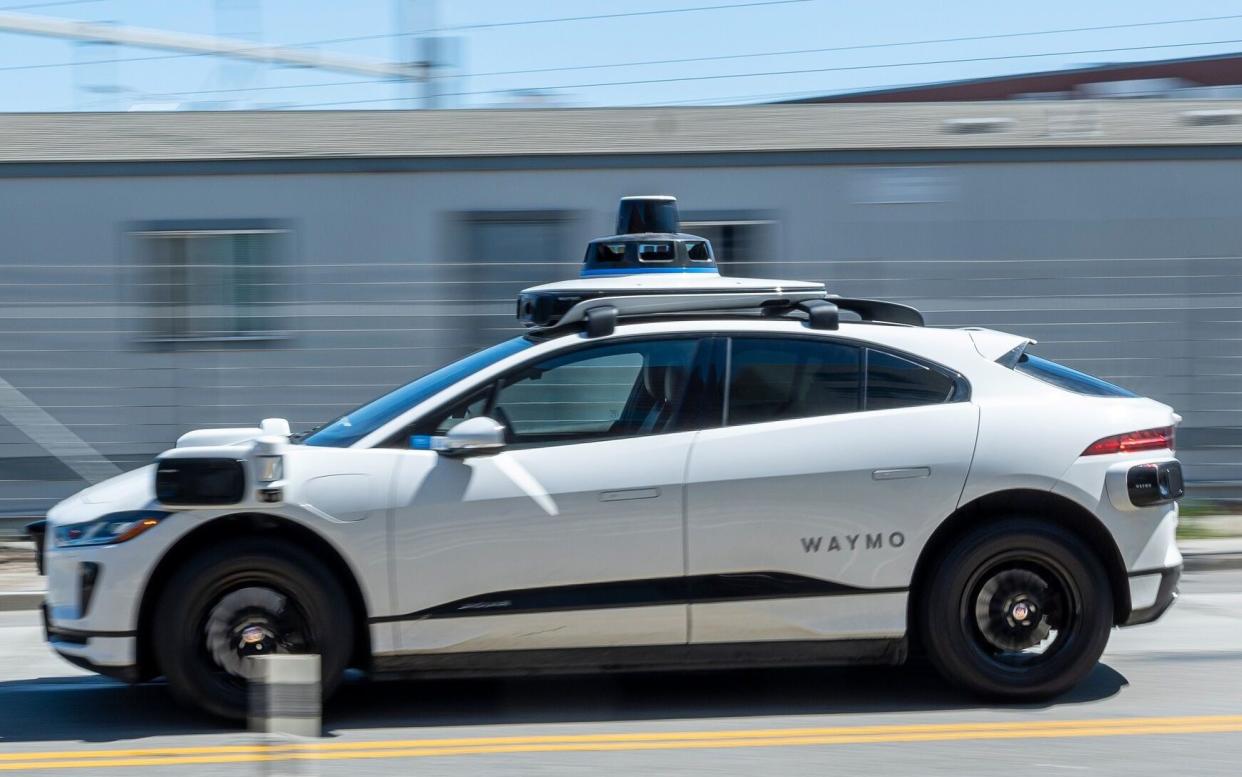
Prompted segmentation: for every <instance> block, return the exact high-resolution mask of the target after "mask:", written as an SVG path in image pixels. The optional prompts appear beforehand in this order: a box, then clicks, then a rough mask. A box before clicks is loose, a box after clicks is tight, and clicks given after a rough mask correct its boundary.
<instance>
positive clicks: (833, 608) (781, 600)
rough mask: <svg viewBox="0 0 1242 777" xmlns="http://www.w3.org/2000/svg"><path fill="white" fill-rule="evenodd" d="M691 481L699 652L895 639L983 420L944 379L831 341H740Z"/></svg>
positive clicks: (915, 363) (904, 361)
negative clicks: (717, 647) (703, 646)
mask: <svg viewBox="0 0 1242 777" xmlns="http://www.w3.org/2000/svg"><path fill="white" fill-rule="evenodd" d="M728 349H729V350H728V353H727V357H726V362H725V363H726V365H727V367H726V368H725V369H724V372H725V374H726V395H725V396H726V399H725V406H726V416H725V424H724V426H723V427H721V428H718V429H709V430H704V431H703V432H701V433H700V435H699V437H698V438H697V439H696V441H695V444H694V449H693V451H692V454H691V460H690V466H689V470H688V475H687V487H686V488H687V505H688V528H687V536H688V559H689V561H688V574H689V575H690V580H691V597H692V598H691V601H692V604H691V614H690V617H691V624H692V630H691V641H692V642H734V641H737V642H744V641H751V640H769V639H781V640H803V639H825V638H842V639H847V638H859V639H866V638H877V639H878V638H892V637H897V636H900V635H902V634H903V633H904V631H905V612H906V598H907V587H908V586H909V583H910V578H911V575H912V572H913V568H914V563H915V560H916V559H917V557H918V552H919V549H920V548H921V547H922V545H923V543H924V542H925V541H926V539H927V537H928V536H929V535H930V533H931V532H932V531H933V530H934V529H935V527H936V526H937V525H938V523H939V522H940V521H941V520H942V519H943V518H944V517H945V516H947V515H949V514H950V513H951V512H952V511H953V510H954V509H955V507H956V505H957V500H958V497H959V495H960V494H961V491H962V486H963V484H964V482H965V479H966V474H967V471H968V468H969V465H970V460H971V454H972V451H973V447H974V441H975V434H976V429H977V410H976V408H975V407H974V406H973V405H972V404H971V403H970V402H969V401H967V395H968V392H969V389H968V386H967V385H966V384H965V382H964V381H963V380H961V379H960V378H958V377H957V376H956V375H955V374H952V373H950V372H949V371H946V370H943V369H940V368H937V367H935V366H934V365H929V364H926V363H924V362H922V361H920V360H918V359H916V358H913V357H909V356H906V355H899V354H894V353H889V352H886V351H884V350H881V349H873V348H868V347H865V346H863V345H860V344H856V343H850V342H842V341H836V340H832V339H829V338H825V337H819V338H814V337H802V338H795V337H775V338H774V337H752V336H746V337H734V338H730V339H729V343H728Z"/></svg>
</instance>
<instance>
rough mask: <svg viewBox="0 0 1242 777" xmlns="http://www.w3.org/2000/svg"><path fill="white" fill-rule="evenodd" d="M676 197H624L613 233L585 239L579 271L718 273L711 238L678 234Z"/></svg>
mask: <svg viewBox="0 0 1242 777" xmlns="http://www.w3.org/2000/svg"><path fill="white" fill-rule="evenodd" d="M680 228H681V224H680V221H679V220H678V216H677V198H675V197H669V196H667V195H654V196H644V197H622V198H621V204H620V207H619V208H618V210H617V234H615V235H611V236H609V237H597V238H595V239H594V240H592V241H591V242H590V243H588V244H587V251H586V257H585V259H584V260H583V263H582V277H583V278H593V277H598V276H605V275H639V274H660V273H710V274H712V275H717V274H718V272H717V269H716V259H715V257H714V256H713V255H712V244H711V243H710V242H708V240H707V239H706V238H702V237H696V236H694V235H686V234H682V233H681V232H680V231H679V230H680Z"/></svg>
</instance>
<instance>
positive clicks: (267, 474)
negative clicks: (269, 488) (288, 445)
mask: <svg viewBox="0 0 1242 777" xmlns="http://www.w3.org/2000/svg"><path fill="white" fill-rule="evenodd" d="M257 463H258V465H259V474H258V480H259V482H260V483H271V482H272V481H273V480H280V479H281V478H282V477H284V474H285V465H284V461H283V460H282V458H281V457H280V456H259V457H257Z"/></svg>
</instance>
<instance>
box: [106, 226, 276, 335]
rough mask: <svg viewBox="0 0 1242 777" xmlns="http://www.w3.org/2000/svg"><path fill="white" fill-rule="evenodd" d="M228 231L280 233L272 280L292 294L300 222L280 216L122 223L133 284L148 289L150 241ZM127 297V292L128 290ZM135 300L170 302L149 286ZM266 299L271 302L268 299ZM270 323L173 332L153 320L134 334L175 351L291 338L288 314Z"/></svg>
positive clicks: (156, 305) (153, 306)
mask: <svg viewBox="0 0 1242 777" xmlns="http://www.w3.org/2000/svg"><path fill="white" fill-rule="evenodd" d="M230 235H274V236H277V240H276V242H275V249H274V252H273V254H272V256H271V257H270V264H272V265H274V266H273V267H271V268H270V271H271V272H270V275H271V279H272V281H271V285H273V286H276V287H278V288H280V289H281V290H282V293H283V294H284V295H289V294H290V293H291V290H293V288H294V287H293V286H292V284H291V283H290V280H291V276H290V271H289V270H290V268H291V267H292V266H293V264H294V262H293V257H295V256H296V255H297V245H296V241H297V230H296V224H294V223H293V222H292V221H290V220H287V219H281V218H253V219H159V220H150V221H137V222H129V223H127V224H124V225H122V241H123V249H122V250H123V251H124V253H125V255H127V256H129V258H130V261H129V268H130V272H131V273H133V277H134V280H135V281H136V282H135V283H131V284H129V286H130V287H131V288H133V289H144V288H146V286H147V279H148V278H149V277H150V271H151V269H152V265H151V263H150V253H149V251H150V249H149V248H147V247H146V245H147V243H146V241H150V240H158V239H169V238H183V239H193V238H204V237H225V236H230ZM127 296H128V295H127ZM134 301H137V302H138V303H139V304H141V305H142V307H144V308H146V309H150V310H160V311H161V312H162V311H163V309H164V308H166V307H167V306H168V304H169V303H168V301H167V300H166V299H155V298H153V295H152V294H151V292H150V291H147V292H144V293H142V294H141V295H140V296H139V298H138V299H136V300H134ZM292 301H295V300H294V299H292V298H289V299H281V300H280V301H279V302H277V303H275V304H279V303H280V302H292ZM240 304H244V303H237V302H230V303H229V307H231V308H234V309H236V308H237V307H239V305H240ZM267 304H272V302H271V301H270V300H269V301H268V303H267ZM272 318H273V321H272V325H271V326H270V327H266V328H263V329H255V330H238V331H234V332H230V333H215V334H203V333H201V332H186V333H184V334H173V333H168V332H166V331H163V328H162V327H154V326H153V325H152V323H153V322H152V321H150V320H148V321H146V322H144V333H143V334H140V335H138V336H136V337H134V342H136V343H138V344H139V345H145V346H149V347H153V348H168V349H177V350H194V349H196V348H210V347H214V346H219V345H221V344H225V345H228V344H234V345H236V346H238V347H245V346H248V345H249V346H254V345H259V346H262V345H265V344H272V343H278V342H281V341H285V340H289V339H290V338H291V337H292V335H291V331H290V329H289V326H288V324H289V319H288V317H287V315H285V314H281V315H279V316H275V317H272Z"/></svg>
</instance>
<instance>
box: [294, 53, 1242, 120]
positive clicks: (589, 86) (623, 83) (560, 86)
mask: <svg viewBox="0 0 1242 777" xmlns="http://www.w3.org/2000/svg"><path fill="white" fill-rule="evenodd" d="M1237 43H1242V38H1234V39H1231V40H1209V41H1195V42H1191V43H1163V44H1156V45H1148V46H1120V47H1116V48H1107V49H1077V50H1074V51H1046V52H1041V53H1036V54H1005V55H1000V56H992V57H961V58H955V59H925V60H918V61H912V62H887V63H882V64H873V65H841V66H837V67H813V68H801V69H796V70H767V71H761V72H751V73H720V74H715V75H705V76H678V77H674V78H644V79H636V80H631V81H596V82H593V83H581V84H557V85H550V86H533V87H523V88H524V89H526V90H529V91H552V90H556V89H593V88H597V87H604V86H640V85H651V84H671V83H681V82H687V81H719V80H722V79H726V78H758V77H763V76H788V75H802V74H807V73H835V72H847V71H855V70H880V69H884V68H894V67H915V66H920V65H957V64H966V63H971V62H999V61H1005V60H1014V59H1032V58H1038V57H1066V56H1078V55H1082V54H1111V53H1115V52H1119V51H1151V50H1155V49H1172V48H1185V47H1187V46H1219V45H1225V44H1237ZM510 91H513V89H512V88H506V89H482V90H478V91H470V92H447V93H444V94H440V95H437V97H462V96H467V95H480V94H500V93H504V92H510ZM424 99H427V98H426V97H392V98H376V99H370V100H345V101H341V102H327V103H310V104H304V105H299V106H294V107H299V108H318V107H328V106H338V105H361V104H364V103H377V102H408V101H411V100H424Z"/></svg>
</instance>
